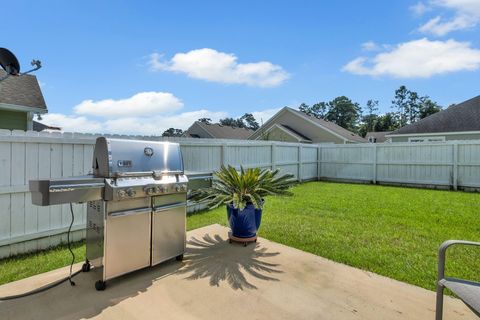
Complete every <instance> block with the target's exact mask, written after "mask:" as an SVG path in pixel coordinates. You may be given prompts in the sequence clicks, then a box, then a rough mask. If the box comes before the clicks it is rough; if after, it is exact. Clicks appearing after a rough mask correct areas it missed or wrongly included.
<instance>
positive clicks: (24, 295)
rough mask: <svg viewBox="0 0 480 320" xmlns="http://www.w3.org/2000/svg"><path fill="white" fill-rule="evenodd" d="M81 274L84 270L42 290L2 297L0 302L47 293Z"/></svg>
mask: <svg viewBox="0 0 480 320" xmlns="http://www.w3.org/2000/svg"><path fill="white" fill-rule="evenodd" d="M81 272H82V270H78V271H76V272H75V273H73V274H71V275H70V276H68V277H65V278H63V279H60V280H58V281H56V282H53V283H51V284H49V285H47V286H44V287H41V288H38V289H35V290H32V291H28V292H25V293H21V294H16V295H13V296H6V297H0V301H7V300H13V299H19V298H24V297H28V296H31V295H34V294H37V293H40V292H44V291H47V290H48V289H52V288H54V287H56V286H58V285H59V284H62V283H64V282H65V281H67V280H71V278H73V277H75V276H76V275H77V274H79V273H81Z"/></svg>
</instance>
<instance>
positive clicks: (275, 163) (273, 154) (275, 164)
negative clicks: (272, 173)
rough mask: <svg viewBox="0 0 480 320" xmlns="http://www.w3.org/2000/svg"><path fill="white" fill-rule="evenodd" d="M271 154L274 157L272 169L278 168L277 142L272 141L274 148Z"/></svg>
mask: <svg viewBox="0 0 480 320" xmlns="http://www.w3.org/2000/svg"><path fill="white" fill-rule="evenodd" d="M270 152H271V156H270V158H271V159H272V170H275V169H277V145H276V144H275V142H272V149H271V151H270Z"/></svg>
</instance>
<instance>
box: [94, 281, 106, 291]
mask: <svg viewBox="0 0 480 320" xmlns="http://www.w3.org/2000/svg"><path fill="white" fill-rule="evenodd" d="M106 287H107V283H106V282H105V281H102V280H98V281H97V282H95V289H97V291H103V290H105V288H106Z"/></svg>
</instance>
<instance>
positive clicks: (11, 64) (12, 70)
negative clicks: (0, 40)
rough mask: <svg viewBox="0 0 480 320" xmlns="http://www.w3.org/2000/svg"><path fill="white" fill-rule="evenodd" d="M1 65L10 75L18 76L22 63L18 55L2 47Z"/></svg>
mask: <svg viewBox="0 0 480 320" xmlns="http://www.w3.org/2000/svg"><path fill="white" fill-rule="evenodd" d="M0 66H2V68H3V69H4V70H5V71H6V72H7V74H8V75H11V76H17V75H18V74H19V73H20V63H18V60H17V57H15V55H14V54H13V53H12V52H11V51H10V50H8V49H5V48H0Z"/></svg>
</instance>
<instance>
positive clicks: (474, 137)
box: [391, 133, 480, 142]
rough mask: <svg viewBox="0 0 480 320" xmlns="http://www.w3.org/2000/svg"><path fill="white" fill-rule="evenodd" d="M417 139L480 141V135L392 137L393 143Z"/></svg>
mask: <svg viewBox="0 0 480 320" xmlns="http://www.w3.org/2000/svg"><path fill="white" fill-rule="evenodd" d="M414 137H415V138H416V137H422V138H423V137H425V138H427V137H428V138H442V137H444V138H445V141H454V140H480V133H477V134H461V133H459V134H449V135H442V134H438V135H428V136H424V135H414V134H412V135H405V136H401V137H392V138H391V139H392V142H408V138H414Z"/></svg>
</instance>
